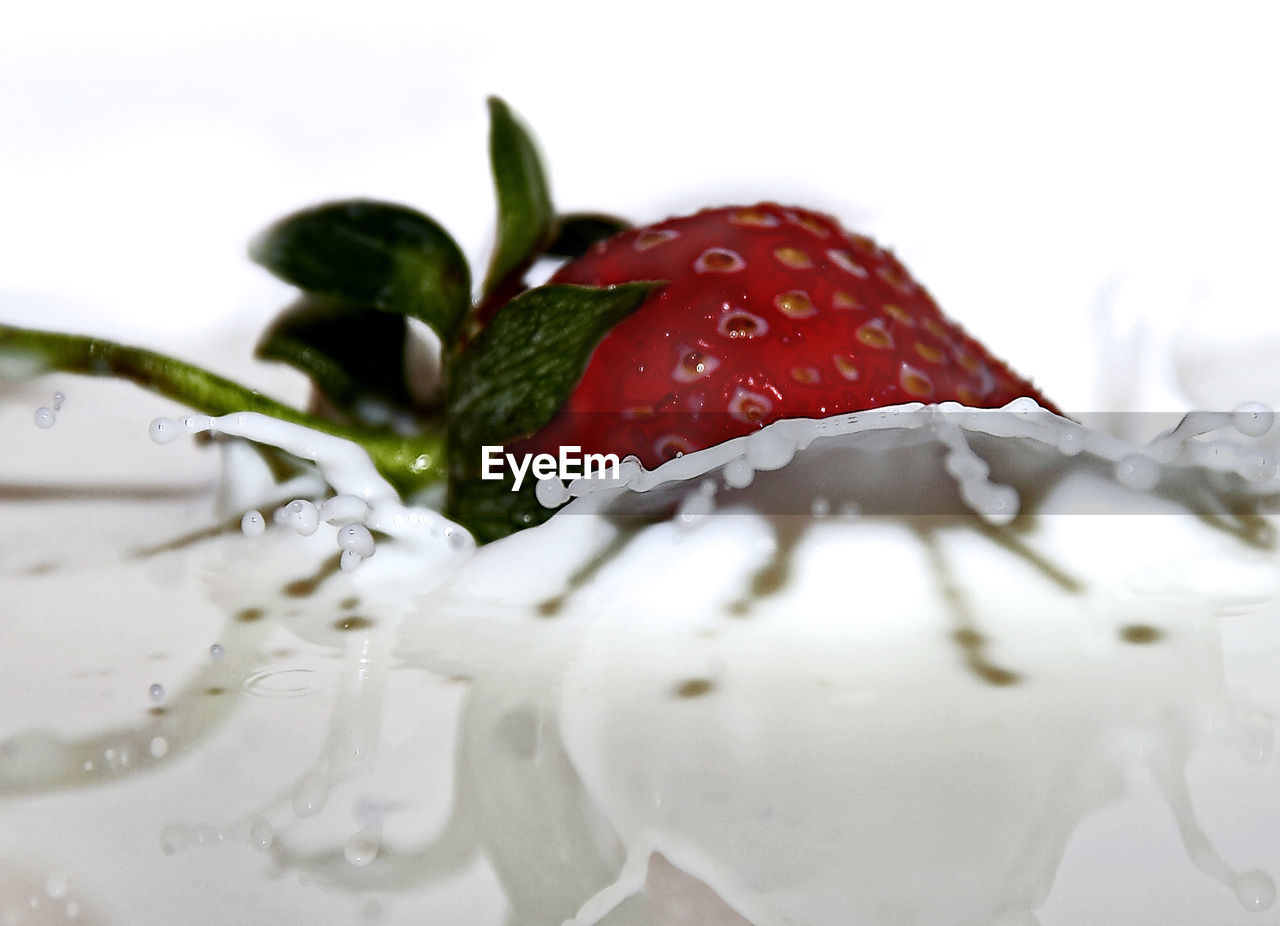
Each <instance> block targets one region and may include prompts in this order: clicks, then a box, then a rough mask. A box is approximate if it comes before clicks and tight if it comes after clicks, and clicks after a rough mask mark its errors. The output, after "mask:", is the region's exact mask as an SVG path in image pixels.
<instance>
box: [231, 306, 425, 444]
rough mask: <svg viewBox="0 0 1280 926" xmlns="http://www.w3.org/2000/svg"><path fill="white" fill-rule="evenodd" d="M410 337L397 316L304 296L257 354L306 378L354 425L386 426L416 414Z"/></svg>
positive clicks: (264, 338) (279, 321)
mask: <svg viewBox="0 0 1280 926" xmlns="http://www.w3.org/2000/svg"><path fill="white" fill-rule="evenodd" d="M406 337H407V332H406V326H405V320H404V318H402V317H400V316H398V315H390V314H388V313H386V312H378V311H375V310H373V309H366V308H359V307H355V306H351V305H348V304H345V303H341V302H336V301H334V300H331V299H325V298H323V297H318V296H304V297H303V298H302V299H300V300H299V301H298V302H296V303H294V304H293V305H292V306H290V307H289V308H288V309H286V310H285V311H284V313H283V314H281V315H280V316H278V317H277V318H276V320H275V322H274V323H273V324H272V325H271V327H270V328H269V329H267V332H266V333H265V334H264V335H263V336H262V339H261V340H260V341H259V342H258V347H257V350H256V354H257V356H259V357H261V358H263V359H266V360H279V361H281V362H283V363H287V364H289V365H290V366H292V367H294V368H295V369H298V370H300V371H302V372H303V373H305V374H306V375H307V376H309V377H310V378H311V381H312V382H313V383H314V384H315V387H316V389H317V390H319V392H320V393H321V395H323V396H324V397H325V399H326V400H327V401H328V403H329V404H330V405H331V406H333V407H334V408H335V409H337V410H338V411H339V412H341V413H343V414H344V415H346V416H347V417H348V418H349V419H350V420H354V421H358V422H361V423H363V424H371V425H385V424H387V423H388V422H389V421H391V420H392V419H393V418H396V417H405V416H409V415H412V413H413V405H414V402H413V396H412V395H411V394H410V392H409V387H408V377H407V372H406V370H405V341H406Z"/></svg>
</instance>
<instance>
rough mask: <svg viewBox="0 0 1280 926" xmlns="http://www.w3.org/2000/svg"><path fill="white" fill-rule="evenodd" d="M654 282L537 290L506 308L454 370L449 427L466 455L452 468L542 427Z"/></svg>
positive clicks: (468, 468)
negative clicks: (487, 447) (489, 447)
mask: <svg viewBox="0 0 1280 926" xmlns="http://www.w3.org/2000/svg"><path fill="white" fill-rule="evenodd" d="M657 285H659V284H658V283H653V282H641V283H624V284H622V285H620V286H610V287H606V288H603V289H600V288H595V287H590V286H569V285H555V286H541V287H539V288H537V289H531V290H528V291H527V292H524V293H521V294H520V295H519V296H517V297H516V298H515V299H513V300H512V301H511V302H509V303H507V304H506V305H505V306H504V307H503V308H502V310H501V311H500V312H499V313H498V314H497V315H495V316H494V318H493V321H491V322H490V323H489V325H488V327H486V328H485V329H484V331H483V332H481V333H480V335H479V336H478V337H477V338H476V340H475V341H474V342H472V344H471V345H470V347H469V348H468V349H467V351H466V352H465V353H464V354H462V356H461V357H460V358H458V361H457V364H456V366H455V367H454V370H453V382H452V384H451V390H450V396H449V422H450V425H449V427H450V432H451V434H453V435H456V438H457V439H456V442H455V444H454V448H456V451H457V454H460V455H465V456H466V458H465V460H459V464H460V468H459V469H458V470H457V471H458V472H460V473H470V472H473V471H478V469H479V465H480V461H479V455H478V448H479V447H480V446H481V445H483V444H504V443H506V442H507V441H510V440H514V439H516V438H520V437H527V436H529V435H530V434H533V433H534V432H536V431H538V430H539V429H540V428H541V427H542V426H543V425H545V424H547V422H549V421H550V420H551V419H552V418H553V417H554V416H555V413H556V412H557V411H559V410H560V407H561V406H563V405H564V403H565V402H566V401H567V400H568V398H569V394H570V393H571V392H572V391H573V388H574V386H576V385H577V384H578V380H580V379H581V378H582V373H583V371H584V370H585V369H586V367H587V361H588V360H589V359H590V358H591V353H592V352H593V351H594V350H595V347H596V345H597V344H599V343H600V339H601V338H603V337H604V336H605V334H607V333H608V332H609V331H610V330H612V329H613V328H614V327H615V326H616V325H617V324H618V322H620V321H622V319H624V318H626V317H627V316H628V315H630V314H631V313H632V312H633V311H635V310H636V309H637V308H638V307H639V306H640V303H641V302H643V301H644V299H645V297H646V296H647V295H648V294H649V292H650V291H651V290H652V289H653V288H654V287H655V286H657ZM452 455H454V451H453V450H452V449H451V456H452ZM452 468H453V467H452V466H451V469H452Z"/></svg>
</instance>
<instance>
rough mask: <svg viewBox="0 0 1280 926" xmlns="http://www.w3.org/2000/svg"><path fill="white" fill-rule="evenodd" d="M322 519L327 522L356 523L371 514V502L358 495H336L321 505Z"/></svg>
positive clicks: (339, 524) (340, 524) (338, 523)
mask: <svg viewBox="0 0 1280 926" xmlns="http://www.w3.org/2000/svg"><path fill="white" fill-rule="evenodd" d="M319 513H320V520H321V521H324V522H325V523H326V524H336V525H338V526H339V527H341V526H342V525H344V524H354V523H355V522H357V521H363V520H364V519H365V518H367V517H368V516H369V503H368V502H366V501H365V500H364V499H363V498H360V497H359V496H358V495H335V496H334V497H333V498H328V499H325V501H324V503H323V504H321V505H320V512H319Z"/></svg>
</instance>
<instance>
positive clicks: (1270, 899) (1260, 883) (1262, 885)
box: [1231, 870, 1276, 913]
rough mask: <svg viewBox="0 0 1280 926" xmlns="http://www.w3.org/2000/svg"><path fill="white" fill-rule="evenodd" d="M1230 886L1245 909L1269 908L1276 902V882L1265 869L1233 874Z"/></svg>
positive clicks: (1256, 910) (1260, 909)
mask: <svg viewBox="0 0 1280 926" xmlns="http://www.w3.org/2000/svg"><path fill="white" fill-rule="evenodd" d="M1231 887H1232V889H1233V890H1234V891H1235V892H1236V899H1237V900H1239V901H1240V903H1241V904H1242V905H1243V906H1244V908H1245V909H1246V910H1252V911H1253V912H1255V913H1258V912H1261V911H1263V910H1270V909H1271V906H1272V904H1274V903H1275V902H1276V884H1275V882H1274V881H1272V880H1271V876H1270V875H1269V874H1267V873H1266V872H1265V871H1257V870H1254V871H1245V872H1241V873H1240V874H1238V875H1236V876H1235V878H1234V880H1233V881H1232V884H1231Z"/></svg>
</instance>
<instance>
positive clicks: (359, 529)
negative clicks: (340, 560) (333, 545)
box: [338, 524, 374, 557]
mask: <svg viewBox="0 0 1280 926" xmlns="http://www.w3.org/2000/svg"><path fill="white" fill-rule="evenodd" d="M338 549H340V550H350V551H352V552H354V553H358V554H359V555H360V556H361V557H365V556H373V551H374V543H373V534H371V533H369V528H367V527H365V526H364V525H363V524H348V525H347V526H346V527H343V528H341V529H340V530H339V531H338Z"/></svg>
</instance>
